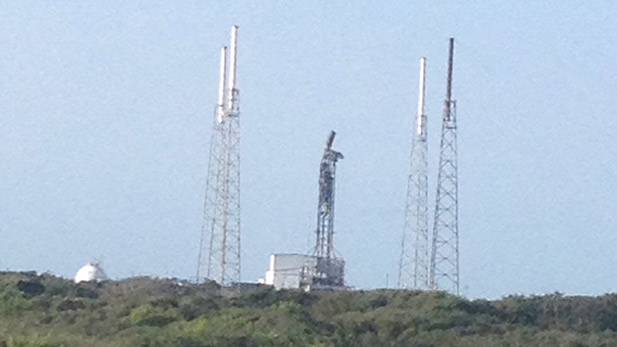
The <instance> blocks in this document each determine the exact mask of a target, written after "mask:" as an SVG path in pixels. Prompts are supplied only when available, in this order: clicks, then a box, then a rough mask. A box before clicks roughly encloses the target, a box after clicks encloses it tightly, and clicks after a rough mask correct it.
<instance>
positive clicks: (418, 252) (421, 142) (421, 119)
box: [398, 57, 430, 290]
mask: <svg viewBox="0 0 617 347" xmlns="http://www.w3.org/2000/svg"><path fill="white" fill-rule="evenodd" d="M425 70H426V59H425V58H424V57H422V58H420V85H419V91H418V113H417V114H416V124H415V126H414V133H413V140H412V146H411V169H410V172H409V176H408V181H407V203H406V205H405V224H404V228H403V240H402V245H401V259H400V262H399V273H398V286H399V288H411V289H419V290H426V289H429V261H430V259H429V251H428V250H429V244H428V177H427V176H428V175H427V152H428V149H427V143H426V137H427V132H426V115H425V114H424V91H425V87H424V82H425Z"/></svg>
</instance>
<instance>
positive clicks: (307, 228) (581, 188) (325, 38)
mask: <svg viewBox="0 0 617 347" xmlns="http://www.w3.org/2000/svg"><path fill="white" fill-rule="evenodd" d="M616 15H617V4H613V3H611V2H601V1H543V2H542V3H541V4H540V3H533V4H532V2H518V1H516V2H515V1H511V2H504V1H499V2H498V1H465V2H457V1H441V2H438V3H436V2H428V1H426V2H416V1H402V0H401V1H389V2H387V3H383V4H379V3H376V2H368V1H356V2H338V1H334V2H329V3H328V4H323V5H316V4H315V2H309V1H306V2H302V1H300V2H295V3H293V4H291V3H287V2H277V1H263V2H259V3H258V2H251V1H234V2H233V3H231V4H228V2H224V1H216V2H215V1H188V0H187V1H177V2H173V3H172V2H164V1H145V0H144V1H130V2H126V1H105V2H95V1H92V2H81V3H75V2H73V1H54V2H51V1H47V2H43V1H8V0H5V1H2V0H0V23H2V24H1V26H0V139H2V146H0V162H2V165H1V166H0V168H1V169H0V206H2V208H1V209H0V233H1V235H2V239H3V242H1V243H0V268H2V269H10V270H36V271H40V272H42V271H49V272H51V273H54V274H59V275H62V276H66V277H70V276H72V275H73V274H74V272H75V271H76V270H77V269H78V268H79V267H80V266H81V265H82V264H83V263H85V262H87V261H89V260H92V259H99V260H101V261H102V262H103V264H104V267H105V269H106V271H107V272H108V274H109V275H110V276H112V277H115V278H122V277H126V276H131V275H152V276H176V277H180V278H190V277H191V276H193V275H194V273H195V267H196V260H197V251H198V249H197V248H198V243H199V232H200V228H201V218H202V213H203V211H202V208H203V193H204V189H205V172H206V165H207V149H208V141H209V139H210V131H211V129H210V125H211V117H212V110H213V105H214V103H215V102H216V88H217V83H218V81H217V74H218V58H219V47H220V46H221V45H223V44H227V42H228V39H229V29H230V27H231V25H233V24H237V25H239V27H240V29H239V48H238V49H239V51H238V73H239V76H238V88H239V89H240V103H241V104H240V107H241V112H242V131H243V133H242V159H241V160H242V213H243V214H242V225H243V240H242V244H243V250H242V256H243V268H242V277H243V279H244V280H256V279H257V278H259V277H260V276H262V275H263V273H264V271H265V270H266V268H267V265H268V256H269V254H270V253H273V252H304V251H307V250H309V249H310V248H311V245H312V244H313V234H312V232H313V230H314V228H315V220H316V207H317V179H318V165H319V160H320V156H321V154H322V151H323V146H324V142H325V140H326V137H327V135H328V132H329V131H330V130H331V129H334V130H336V131H337V133H338V135H337V138H336V141H335V148H336V149H337V150H340V151H341V152H342V153H343V154H344V155H345V159H344V160H342V161H341V162H340V164H339V167H338V171H337V175H338V176H337V178H338V182H337V189H338V190H337V206H336V208H337V211H336V216H337V217H336V218H337V220H336V231H337V235H336V248H337V250H338V252H339V253H340V254H341V255H342V256H343V257H345V259H346V260H347V264H348V269H347V273H348V276H347V281H348V282H349V284H350V285H352V286H355V287H356V288H376V287H383V286H385V284H386V277H389V278H390V285H392V284H393V283H394V282H395V280H394V279H395V278H396V273H397V263H398V256H399V252H400V249H399V245H400V238H401V232H402V224H403V213H404V212H403V209H404V203H405V189H406V175H407V173H408V170H409V152H410V147H411V132H412V121H413V117H414V113H415V110H416V100H417V84H418V83H417V78H418V76H417V75H418V59H419V57H421V56H426V57H427V105H426V113H427V116H428V132H429V151H430V153H429V166H430V170H431V177H430V182H429V186H430V187H431V188H430V194H431V196H433V195H434V191H435V176H436V171H435V167H436V164H437V160H438V157H437V154H438V148H437V145H438V142H439V129H440V118H441V107H442V102H443V101H442V100H443V98H444V95H445V62H446V56H447V40H448V38H449V37H451V36H452V37H455V40H456V41H455V58H454V91H453V96H454V98H455V99H456V100H457V105H458V121H459V180H460V183H459V184H460V185H459V189H460V235H461V236H460V237H461V238H460V240H461V246H460V248H461V290H462V294H464V295H466V296H469V297H489V298H492V297H500V296H502V295H507V294H511V293H523V294H533V293H536V294H537V293H547V292H553V291H556V290H558V291H561V292H565V293H566V294H601V293H605V292H610V291H615V290H616V289H617V281H616V280H615V278H617V267H615V266H614V264H615V263H616V261H617V255H616V253H615V251H614V250H615V249H617V215H616V214H615V212H614V208H615V206H617V196H616V194H615V191H616V190H617V175H616V171H617V152H616V150H615V149H614V146H613V144H614V143H615V140H614V139H613V138H612V135H613V134H614V133H615V130H617V117H615V111H614V109H615V106H614V103H615V100H617V89H616V88H615V85H616V83H617V67H616V65H615V61H617V59H616V58H617V45H616V42H617V22H616V21H615V16H616Z"/></svg>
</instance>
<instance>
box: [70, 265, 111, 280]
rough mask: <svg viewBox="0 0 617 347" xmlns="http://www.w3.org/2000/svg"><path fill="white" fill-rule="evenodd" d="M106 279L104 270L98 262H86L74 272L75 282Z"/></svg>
mask: <svg viewBox="0 0 617 347" xmlns="http://www.w3.org/2000/svg"><path fill="white" fill-rule="evenodd" d="M106 279H107V275H106V274H105V271H103V269H102V268H101V266H100V265H99V263H94V262H93V263H87V264H86V265H84V266H82V267H81V269H79V270H77V273H76V274H75V278H74V281H75V283H80V282H93V281H94V282H100V281H104V280H106Z"/></svg>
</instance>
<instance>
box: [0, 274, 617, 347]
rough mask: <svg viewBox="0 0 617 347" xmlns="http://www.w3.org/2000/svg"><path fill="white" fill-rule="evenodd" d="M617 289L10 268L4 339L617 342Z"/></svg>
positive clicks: (5, 281)
mask: <svg viewBox="0 0 617 347" xmlns="http://www.w3.org/2000/svg"><path fill="white" fill-rule="evenodd" d="M616 332H617V295H613V294H610V295H604V296H601V297H563V296H561V295H559V294H554V295H546V296H538V297H518V296H511V297H507V298H503V299H501V300H496V301H486V300H475V301H469V300H465V299H462V298H458V297H455V296H451V295H447V294H444V293H441V292H413V291H398V290H376V291H348V292H320V293H304V292H295V291H280V292H277V291H273V290H270V289H254V290H250V291H243V292H239V291H234V290H230V289H227V288H220V287H219V286H217V285H216V284H215V283H206V284H202V285H196V284H192V283H188V282H183V281H178V280H173V279H153V278H146V277H136V278H130V279H126V280H122V281H107V282H103V283H98V284H96V283H88V284H81V285H75V284H73V283H72V282H71V281H68V280H65V279H61V278H58V277H54V276H51V275H46V274H44V275H40V276H39V275H36V274H34V273H11V272H4V273H0V346H7V347H16V346H24V347H25V346H40V347H43V346H101V347H102V346H184V347H198V346H350V347H351V346H354V347H356V346H417V347H419V346H462V347H464V346H470V347H471V346H473V347H481V346H572V347H574V346H617V333H616Z"/></svg>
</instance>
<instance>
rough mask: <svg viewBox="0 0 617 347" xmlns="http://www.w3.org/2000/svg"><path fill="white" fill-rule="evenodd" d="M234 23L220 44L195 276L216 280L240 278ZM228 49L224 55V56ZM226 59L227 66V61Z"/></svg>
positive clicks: (235, 36) (198, 278)
mask: <svg viewBox="0 0 617 347" xmlns="http://www.w3.org/2000/svg"><path fill="white" fill-rule="evenodd" d="M237 32H238V27H237V26H235V25H234V26H233V27H232V28H231V43H230V49H229V52H227V48H226V47H222V48H221V64H220V70H219V91H218V101H217V105H216V110H215V115H214V124H213V126H212V138H211V140H210V158H209V162H208V176H207V181H206V194H205V201H204V220H203V224H202V230H201V238H200V242H199V259H198V262H197V274H196V275H197V281H198V282H199V281H201V279H202V278H201V276H203V271H204V270H205V272H206V274H205V275H206V277H207V278H209V279H212V280H215V281H216V282H218V283H219V284H221V285H230V284H232V283H234V282H239V281H240V113H239V108H238V100H237V99H238V89H237V88H236V45H237ZM228 53H229V56H228V55H227V54H228ZM228 62H229V66H228V64H227V63H228Z"/></svg>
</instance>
